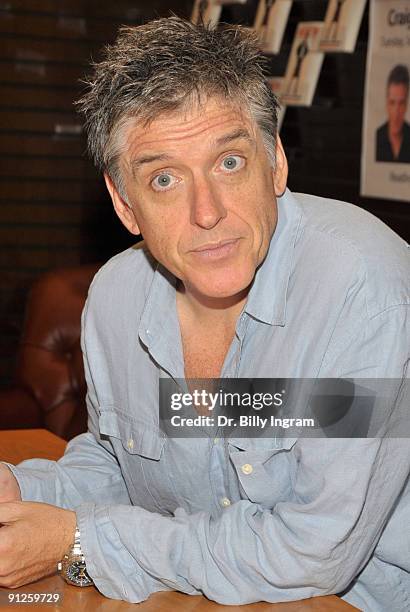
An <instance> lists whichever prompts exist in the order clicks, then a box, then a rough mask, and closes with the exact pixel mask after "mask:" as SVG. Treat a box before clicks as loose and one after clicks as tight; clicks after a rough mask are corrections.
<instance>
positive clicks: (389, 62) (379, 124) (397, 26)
mask: <svg viewBox="0 0 410 612" xmlns="http://www.w3.org/2000/svg"><path fill="white" fill-rule="evenodd" d="M406 15H410V0H374V1H373V2H371V6H370V34H369V47H368V56H367V69H366V87H365V100H364V113H363V117H364V120H363V134H362V172H361V195H364V196H372V197H376V198H377V197H379V198H388V199H392V200H406V201H410V100H409V98H410V95H409V93H410V36H409V33H408V32H409V30H408V24H406Z"/></svg>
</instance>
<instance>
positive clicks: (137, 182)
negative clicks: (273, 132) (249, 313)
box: [106, 99, 287, 300]
mask: <svg viewBox="0 0 410 612" xmlns="http://www.w3.org/2000/svg"><path fill="white" fill-rule="evenodd" d="M124 151H125V152H124V153H123V154H122V156H121V159H120V168H121V172H122V176H123V177H124V183H125V189H126V193H127V202H125V201H124V200H123V199H122V198H121V197H120V196H119V194H118V192H117V191H116V189H115V187H114V186H113V184H112V182H111V181H110V179H109V178H108V177H106V180H107V186H108V189H109V191H110V193H111V196H112V199H113V202H114V206H115V208H116V211H117V213H118V215H119V217H120V218H121V220H122V222H123V223H124V225H125V226H126V227H127V228H128V229H129V230H130V231H131V232H132V233H134V234H138V233H140V232H141V233H142V235H143V237H144V239H145V242H146V244H147V246H148V248H149V250H150V252H151V253H152V255H153V256H154V257H155V258H156V259H157V260H158V261H159V262H161V263H162V264H163V265H164V266H165V267H166V268H167V269H168V270H170V271H171V272H172V273H173V274H174V275H175V276H176V277H177V278H179V279H180V280H181V281H182V283H183V285H184V287H185V290H186V291H187V292H190V294H191V295H192V296H195V297H197V298H199V299H202V300H203V299H204V298H205V299H209V298H211V299H215V298H216V299H218V298H219V299H220V298H227V297H232V296H236V295H238V294H240V292H243V291H244V290H245V289H246V288H247V287H249V285H250V283H251V282H252V279H253V277H254V275H255V271H256V268H257V267H258V266H259V264H260V263H261V262H262V261H263V259H264V257H265V255H266V252H267V249H268V246H269V241H270V238H271V236H272V233H273V231H274V229H275V226H276V221H277V206H276V198H275V192H276V193H277V194H280V193H282V192H283V191H284V189H285V186H286V176H287V165H286V158H285V156H284V153H283V149H282V147H281V145H280V144H279V145H278V150H277V164H276V168H277V170H276V172H274V171H273V169H272V167H271V165H270V163H269V160H268V157H267V154H266V152H265V149H264V146H263V143H262V139H261V134H260V132H259V129H258V128H257V127H256V125H255V124H254V122H253V121H252V120H251V119H250V118H249V117H248V116H247V115H246V114H243V113H240V112H239V111H238V109H237V108H236V107H233V106H231V105H227V104H226V103H224V102H221V100H218V99H210V100H208V101H207V102H206V104H204V105H202V107H196V108H195V109H193V110H192V109H191V110H189V111H178V112H175V113H170V114H166V115H162V116H160V117H158V118H157V119H155V121H153V122H151V123H150V125H149V126H148V127H143V126H141V125H137V126H134V127H130V128H128V131H127V135H126V147H125V149H124Z"/></svg>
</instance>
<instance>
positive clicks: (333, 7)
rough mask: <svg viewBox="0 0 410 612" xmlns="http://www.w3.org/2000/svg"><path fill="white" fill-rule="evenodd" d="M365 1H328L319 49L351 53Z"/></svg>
mask: <svg viewBox="0 0 410 612" xmlns="http://www.w3.org/2000/svg"><path fill="white" fill-rule="evenodd" d="M366 1H367V0H329V2H328V5H327V11H326V17H325V22H324V25H323V29H322V35H321V40H320V45H319V48H320V50H321V51H326V52H327V53H329V51H330V52H331V51H344V52H349V53H353V51H354V48H355V46H356V42H357V35H358V33H359V28H360V24H361V21H362V17H363V12H364V8H365V6H366Z"/></svg>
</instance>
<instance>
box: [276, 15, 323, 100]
mask: <svg viewBox="0 0 410 612" xmlns="http://www.w3.org/2000/svg"><path fill="white" fill-rule="evenodd" d="M322 26H323V22H322V21H305V22H301V23H299V25H298V27H297V29H296V32H295V37H294V39H293V43H292V49H291V52H290V55H289V59H288V63H287V66H286V73H285V76H284V79H283V85H282V93H281V102H282V104H285V105H286V106H310V105H311V104H312V100H313V96H314V93H315V90H316V85H317V82H318V79H319V74H320V70H321V68H322V63H323V53H322V52H321V51H319V42H320V35H321V31H322Z"/></svg>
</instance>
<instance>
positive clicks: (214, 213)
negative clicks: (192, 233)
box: [191, 177, 226, 229]
mask: <svg viewBox="0 0 410 612" xmlns="http://www.w3.org/2000/svg"><path fill="white" fill-rule="evenodd" d="M225 217H226V209H225V207H224V205H223V203H222V200H221V197H220V195H219V194H218V193H217V189H216V187H215V186H214V185H212V183H211V181H210V180H209V178H207V177H201V178H195V180H194V185H193V193H192V203H191V223H192V225H197V226H199V227H202V228H203V229H212V228H213V227H215V226H216V225H217V224H218V223H219V221H221V219H224V218H225Z"/></svg>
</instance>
